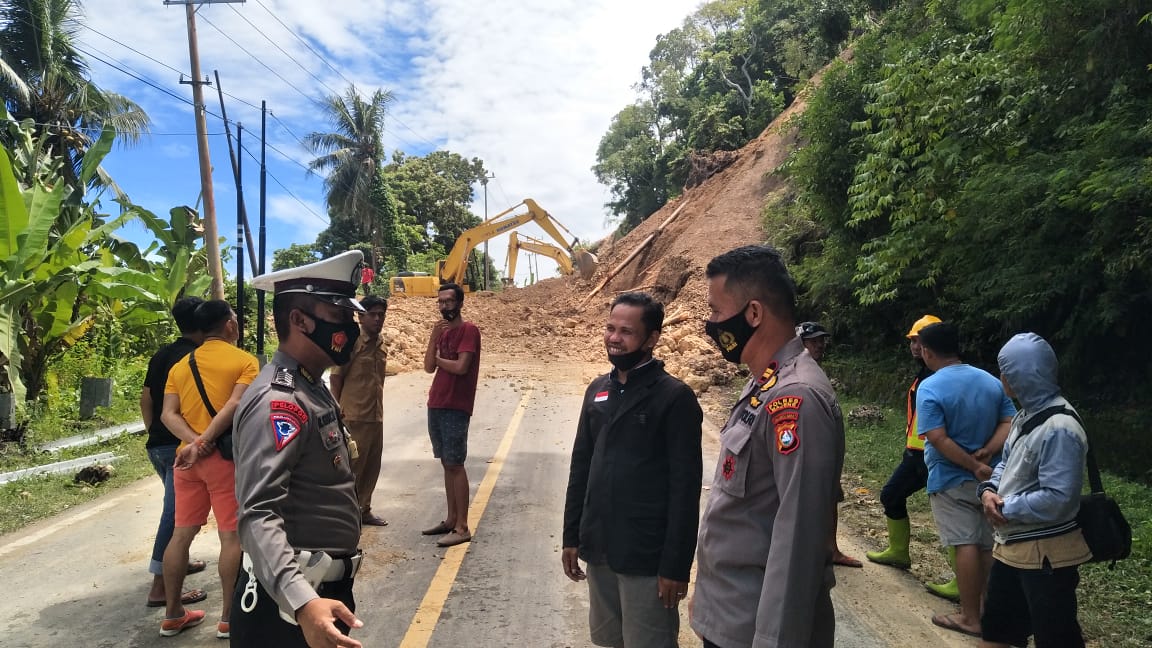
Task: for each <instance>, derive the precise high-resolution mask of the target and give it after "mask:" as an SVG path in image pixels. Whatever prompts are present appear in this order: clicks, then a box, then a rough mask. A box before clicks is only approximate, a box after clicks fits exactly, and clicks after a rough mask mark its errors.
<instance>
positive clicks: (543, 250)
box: [504, 232, 573, 285]
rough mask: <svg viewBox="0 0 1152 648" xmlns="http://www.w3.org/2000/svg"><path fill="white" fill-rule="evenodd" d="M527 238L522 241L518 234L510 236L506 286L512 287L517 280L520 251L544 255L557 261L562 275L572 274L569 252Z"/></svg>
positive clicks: (514, 233) (513, 233)
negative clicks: (517, 260) (517, 261)
mask: <svg viewBox="0 0 1152 648" xmlns="http://www.w3.org/2000/svg"><path fill="white" fill-rule="evenodd" d="M525 238H526V239H527V240H525V241H521V240H520V237H518V236H517V235H516V232H512V233H510V234H509V235H508V263H507V264H506V266H505V268H506V272H505V275H506V276H505V277H504V279H505V283H506V284H509V285H510V284H511V282H512V281H514V280H515V279H516V258H517V256H518V255H519V253H520V250H524V251H525V252H533V253H535V254H543V255H544V256H546V257H548V258H550V259H552V260H553V261H555V262H556V265H558V266H560V272H561V273H562V274H572V270H573V266H572V258H571V256H570V255H569V254H568V253H567V252H565V251H564V250H562V249H560V248H558V247H556V246H555V245H551V244H548V243H545V242H544V241H538V240H536V239H534V238H531V237H525Z"/></svg>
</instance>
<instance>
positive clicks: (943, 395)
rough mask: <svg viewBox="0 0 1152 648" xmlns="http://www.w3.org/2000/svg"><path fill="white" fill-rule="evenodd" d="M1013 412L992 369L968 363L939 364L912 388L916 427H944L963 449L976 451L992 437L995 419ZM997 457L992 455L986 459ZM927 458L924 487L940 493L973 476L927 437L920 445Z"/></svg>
mask: <svg viewBox="0 0 1152 648" xmlns="http://www.w3.org/2000/svg"><path fill="white" fill-rule="evenodd" d="M1015 415H1016V407H1015V406H1014V405H1012V401H1011V399H1009V398H1008V396H1007V395H1005V394H1004V388H1003V387H1002V386H1001V385H1000V381H999V380H997V379H996V378H995V377H993V376H992V374H990V373H988V372H987V371H984V370H983V369H978V368H976V367H973V366H972V365H966V364H958V365H951V366H948V367H944V368H942V369H940V370H939V371H937V372H936V373H934V374H932V376H931V377H930V378H927V379H925V380H924V382H922V383H920V386H919V388H918V389H917V390H916V428H917V431H918V432H919V434H921V435H923V434H925V433H927V432H928V431H929V430H934V429H936V428H944V430H945V432H947V434H948V437H949V438H951V439H952V440H953V441H954V442H956V445H958V446H960V447H961V448H963V449H964V450H965V452H969V453H971V452H975V451H976V450H979V449H980V448H982V447H983V446H984V444H985V443H987V442H988V439H991V438H992V435H993V433H995V431H996V425H997V424H998V423H999V422H1000V421H1001V420H1003V419H1006V418H1011V417H1013V416H1015ZM999 461H1000V457H999V455H997V456H996V457H993V458H992V462H991V465H993V466H995V465H996V464H997V463H998V462H999ZM924 462H925V463H927V464H928V492H929V493H939V492H941V491H945V490H948V489H949V488H952V487H954V486H959V485H960V484H961V483H963V482H965V481H970V480H975V479H976V476H975V475H973V474H972V473H971V472H969V471H968V470H966V469H964V468H961V467H960V466H957V465H956V464H954V463H952V462H951V461H948V459H946V458H945V457H944V455H942V454H940V452H939V451H938V450H936V448H934V447H932V442H931V441H928V442H927V443H926V444H925V447H924Z"/></svg>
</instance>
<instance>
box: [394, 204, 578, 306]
mask: <svg viewBox="0 0 1152 648" xmlns="http://www.w3.org/2000/svg"><path fill="white" fill-rule="evenodd" d="M520 206H524V207H526V208H527V210H528V211H526V212H522V213H519V214H517V213H513V212H515V211H516V210H517V208H519V207H520ZM533 222H534V223H536V224H538V225H539V226H540V228H541V229H543V230H544V231H545V232H547V233H548V235H549V236H551V237H552V238H553V239H555V241H556V242H557V243H559V248H555V249H559V250H562V251H563V252H566V253H567V255H565V254H563V253H561V254H560V256H561V257H563V258H564V262H561V261H560V260H559V259H557V263H560V264H561V268H563V267H564V266H565V263H567V266H568V267H569V268H571V267H572V264H573V262H575V264H576V266H577V267H579V269H580V274H581V275H582V276H583V277H584V278H590V277H591V276H592V274H593V273H595V271H596V265H597V262H596V256H595V255H594V254H592V253H590V252H587V251H585V250H580V251H577V249H576V247H575V246H576V243H577V242H578V241H577V239H576V237H574V236H573V237H572V242H571V243H569V242H568V240H567V239H566V238H565V237H564V235H563V234H561V233H560V232H561V230H563V231H564V232H566V233H567V234H568V235H570V236H571V234H572V233H571V232H569V231H568V228H566V227H564V226H563V225H561V224H560V223H559V222H557V221H556V220H555V219H554V218H552V216H551V215H550V214H549V213H548V212H546V211H544V209H542V208H541V207H540V205H538V204H536V201H535V200H532V199H531V198H525V199H524V200H523V201H521V202H520V203H518V204H516V205H513V206H512V207H510V208H509V209H506V210H504V211H502V212H500V213H499V214H496V215H495V216H493V217H491V218H489V219H488V220H486V221H484V222H483V223H480V224H479V225H477V226H476V227H473V228H470V229H467V230H464V232H463V233H461V234H460V236H459V237H458V238H457V239H456V243H455V244H454V245H453V246H452V249H451V250H450V251H449V252H448V256H447V257H446V258H445V259H444V260H443V261H439V262H437V265H436V273H435V276H431V277H420V276H403V274H402V275H401V276H398V277H394V278H393V279H392V285H393V289H392V290H393V293H394V294H407V295H435V294H436V288H438V287H439V286H440V285H441V284H444V283H449V282H451V283H456V284H459V285H461V286H464V285H465V276H466V274H467V272H468V259H469V257H470V256H471V254H472V250H474V249H475V248H476V246H477V245H479V244H481V243H483V242H484V241H487V240H488V239H491V238H494V237H497V236H499V235H501V234H504V233H506V232H510V231H512V230H514V229H516V228H517V227H520V226H521V225H526V224H528V223H533ZM537 243H538V244H539V245H544V246H547V247H549V248H553V247H554V246H551V245H549V244H547V243H542V242H539V241H537ZM521 245H526V244H521ZM525 249H528V248H527V247H525ZM541 254H547V255H548V256H550V257H552V258H557V257H555V256H553V255H552V253H551V252H541ZM514 263H515V262H513V270H515V265H514ZM512 276H515V275H512Z"/></svg>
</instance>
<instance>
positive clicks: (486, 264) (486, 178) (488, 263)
mask: <svg viewBox="0 0 1152 648" xmlns="http://www.w3.org/2000/svg"><path fill="white" fill-rule="evenodd" d="M495 177H496V174H495V173H493V174H492V175H488V172H487V171H485V172H484V177H483V178H480V185H481V186H483V187H484V220H488V181H489V180H491V179H492V178H495ZM491 265H492V261H491V259H490V258H489V257H488V239H484V290H489V289H490V288H489V286H491V285H492V277H491V274H492V273H491V272H490V271H489V270H488V268H489V267H491Z"/></svg>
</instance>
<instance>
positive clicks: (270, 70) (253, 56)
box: [201, 16, 314, 101]
mask: <svg viewBox="0 0 1152 648" xmlns="http://www.w3.org/2000/svg"><path fill="white" fill-rule="evenodd" d="M201 19H202V20H203V21H204V22H206V23H208V24H209V25H210V26H211V27H212V29H215V30H216V31H218V32H220V35H221V36H223V37H224V38H227V39H228V40H229V41H230V42H231V43H232V44H233V45H235V46H236V47H238V48H240V51H242V52H244V53H245V54H247V55H248V57H249V58H251V59H252V60H254V61H256V62H257V63H259V64H260V65H262V66H264V69H265V70H268V71H269V72H271V73H272V74H273V76H275V77H276V78H277V79H280V80H281V81H283V82H284V83H286V84H287V85H288V87H290V88H292V89H293V90H295V91H296V92H297V93H298V94H299V95H300V96H301V97H304V99H305V100H306V101H314V100H313V98H312V97H309V96H308V95H306V94H304V91H303V90H301V89H300V88H297V87H296V86H295V85H293V84H292V82H291V81H289V80H288V79H285V78H284V77H283V76H281V74H280V73H279V72H277V71H276V70H274V69H272V68H271V67H270V66H269V65H268V64H267V63H265V62H264V61H262V60H260V57H258V56H256V55H255V54H253V53H252V52H249V51H248V50H247V49H245V47H244V46H243V45H241V44H240V43H238V42H236V39H234V38H232V37H231V36H229V35H228V34H226V33H224V30H223V29H220V28H219V27H217V26H216V23H214V22H212V21H211V20H208V17H207V16H201Z"/></svg>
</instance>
